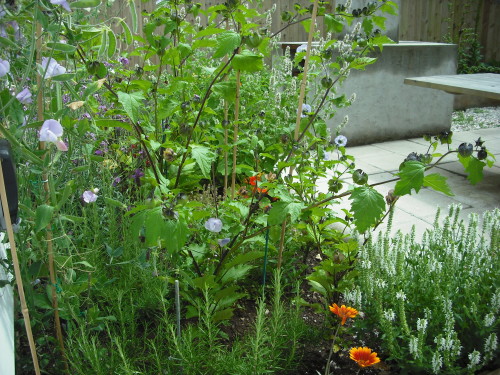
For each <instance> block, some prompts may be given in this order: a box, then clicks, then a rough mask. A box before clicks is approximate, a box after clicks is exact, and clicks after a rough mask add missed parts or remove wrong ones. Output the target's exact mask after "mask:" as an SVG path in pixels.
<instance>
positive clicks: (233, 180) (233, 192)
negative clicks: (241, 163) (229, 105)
mask: <svg viewBox="0 0 500 375" xmlns="http://www.w3.org/2000/svg"><path fill="white" fill-rule="evenodd" d="M240 78H241V71H239V70H238V71H236V98H235V99H236V102H235V104H234V130H233V170H232V176H231V199H234V197H235V195H236V156H237V153H238V146H237V145H236V142H238V131H239V129H238V122H239V119H240V84H241V82H240Z"/></svg>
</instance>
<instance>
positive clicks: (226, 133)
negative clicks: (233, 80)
mask: <svg viewBox="0 0 500 375" xmlns="http://www.w3.org/2000/svg"><path fill="white" fill-rule="evenodd" d="M226 30H229V21H228V20H227V19H226ZM224 61H227V56H225V57H224ZM226 79H227V77H226ZM228 113H229V103H228V101H227V100H226V99H224V124H223V126H224V146H226V149H225V150H224V191H223V193H222V194H223V199H224V200H225V199H226V197H227V187H228V172H229V171H228V152H227V143H228V140H229V131H228V128H227V126H228V124H229V114H228Z"/></svg>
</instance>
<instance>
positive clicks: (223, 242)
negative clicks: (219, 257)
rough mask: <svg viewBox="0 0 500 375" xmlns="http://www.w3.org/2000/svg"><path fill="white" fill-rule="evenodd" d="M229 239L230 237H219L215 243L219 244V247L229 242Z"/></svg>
mask: <svg viewBox="0 0 500 375" xmlns="http://www.w3.org/2000/svg"><path fill="white" fill-rule="evenodd" d="M230 241H231V239H230V238H221V239H219V240H217V243H218V244H219V246H220V247H224V246H226V245H227V244H228V243H229V242H230Z"/></svg>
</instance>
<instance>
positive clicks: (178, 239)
mask: <svg viewBox="0 0 500 375" xmlns="http://www.w3.org/2000/svg"><path fill="white" fill-rule="evenodd" d="M165 228H166V230H165V232H163V233H162V240H163V241H164V242H165V245H166V247H167V250H168V251H169V252H170V253H171V254H172V253H174V252H175V253H177V252H179V251H180V250H181V249H182V247H183V246H184V245H185V244H186V242H187V240H188V236H189V227H188V225H187V223H186V221H184V220H183V219H176V220H167V221H165Z"/></svg>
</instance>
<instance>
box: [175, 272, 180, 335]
mask: <svg viewBox="0 0 500 375" xmlns="http://www.w3.org/2000/svg"><path fill="white" fill-rule="evenodd" d="M175 315H176V324H177V338H178V339H179V340H180V339H181V298H180V293H179V280H175Z"/></svg>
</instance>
